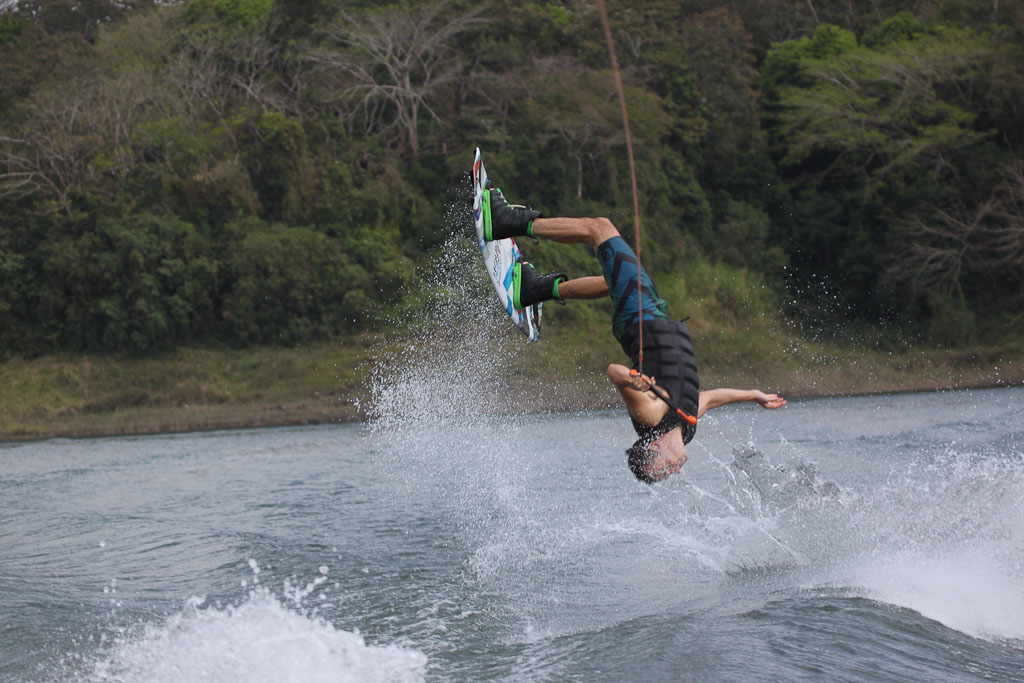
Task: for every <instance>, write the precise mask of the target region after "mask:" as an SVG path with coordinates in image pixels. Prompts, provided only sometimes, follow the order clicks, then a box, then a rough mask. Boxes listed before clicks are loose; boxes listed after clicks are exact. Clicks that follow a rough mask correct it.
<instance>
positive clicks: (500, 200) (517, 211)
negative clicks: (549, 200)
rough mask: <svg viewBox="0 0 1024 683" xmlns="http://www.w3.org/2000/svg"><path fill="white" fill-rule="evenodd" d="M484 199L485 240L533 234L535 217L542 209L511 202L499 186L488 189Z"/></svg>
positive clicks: (537, 216)
mask: <svg viewBox="0 0 1024 683" xmlns="http://www.w3.org/2000/svg"><path fill="white" fill-rule="evenodd" d="M483 200H484V206H483V209H484V239H485V240H487V241H488V242H491V241H493V240H503V239H505V238H506V237H523V236H531V237H532V236H533V219H534V218H539V217H540V211H534V210H533V209H530V208H527V207H525V206H519V205H514V204H509V203H508V202H507V201H505V197H504V196H503V195H502V194H501V190H499V189H498V188H493V189H490V190H486V191H485V192H484V196H483Z"/></svg>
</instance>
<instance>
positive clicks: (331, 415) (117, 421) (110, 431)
mask: <svg viewBox="0 0 1024 683" xmlns="http://www.w3.org/2000/svg"><path fill="white" fill-rule="evenodd" d="M1021 386H1024V375H1022V376H1021V377H1019V378H1015V381H1010V382H1007V381H1002V380H1000V381H996V382H991V381H982V380H979V381H976V382H967V383H964V384H959V385H956V386H923V385H921V386H914V387H911V388H908V387H890V388H881V389H877V390H870V391H856V390H851V391H810V392H794V393H787V394H786V398H787V400H788V401H789V402H791V403H793V402H797V401H801V400H808V399H811V400H813V399H830V398H844V397H854V396H889V395H898V394H916V393H931V392H947V391H979V390H987V389H1009V388H1014V387H1021ZM620 407H621V405H620V404H619V403H618V401H616V400H608V401H601V400H589V401H588V400H583V401H577V402H566V403H563V404H556V403H553V402H544V403H543V405H541V406H540V407H539V408H538V409H536V410H531V411H528V412H527V413H526V414H531V415H543V414H551V413H585V412H596V411H604V410H614V409H616V408H620ZM184 411H186V412H185V414H182V412H181V409H175V410H173V411H172V412H174V413H175V415H174V416H172V417H167V416H164V417H163V418H160V417H154V416H153V415H152V414H151V413H154V412H157V413H164V412H166V411H165V410H163V409H161V408H159V407H150V408H145V409H137V408H136V409H123V410H118V409H115V410H113V411H111V412H110V413H108V414H103V415H95V416H93V417H94V418H96V419H92V420H90V421H89V425H88V426H71V425H59V426H58V425H51V428H49V429H39V430H24V431H19V432H17V433H13V434H12V433H7V432H6V430H3V431H0V443H20V442H26V441H44V440H47V439H89V438H97V439H98V438H115V437H130V436H146V435H155V434H185V433H192V432H213V431H230V430H240V429H271V428H276V427H298V426H313V425H328V424H355V423H364V422H367V419H368V416H367V415H366V413H365V412H364V411H360V410H359V409H357V408H356V407H355V405H353V403H352V402H351V401H349V402H346V405H342V406H336V407H333V408H331V407H326V406H317V405H313V404H309V403H297V404H291V405H289V404H280V403H269V404H249V405H239V406H230V407H229V406H185V407H184ZM473 414H480V415H501V414H508V413H507V412H503V411H493V412H480V413H473Z"/></svg>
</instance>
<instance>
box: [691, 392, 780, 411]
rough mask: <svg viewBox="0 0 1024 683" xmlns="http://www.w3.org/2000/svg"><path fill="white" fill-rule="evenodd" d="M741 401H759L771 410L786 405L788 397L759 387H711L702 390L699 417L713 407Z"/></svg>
mask: <svg viewBox="0 0 1024 683" xmlns="http://www.w3.org/2000/svg"><path fill="white" fill-rule="evenodd" d="M740 401H757V403H759V404H760V405H761V407H762V408H768V409H769V410H774V409H775V408H781V407H782V406H784V405H786V399H784V398H782V397H781V396H779V395H778V394H766V393H764V392H763V391H761V390H759V389H711V390H709V391H702V392H700V407H699V408H698V410H697V417H702V416H703V415H704V413H706V412H708V411H709V410H711V409H712V408H717V407H718V406H724V405H727V404H729V403H739V402H740Z"/></svg>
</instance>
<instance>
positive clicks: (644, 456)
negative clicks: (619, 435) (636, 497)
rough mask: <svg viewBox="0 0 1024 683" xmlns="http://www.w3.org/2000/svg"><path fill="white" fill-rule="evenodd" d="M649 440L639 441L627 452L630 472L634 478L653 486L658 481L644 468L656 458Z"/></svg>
mask: <svg viewBox="0 0 1024 683" xmlns="http://www.w3.org/2000/svg"><path fill="white" fill-rule="evenodd" d="M649 446H650V443H649V442H648V440H647V439H637V440H636V442H635V443H634V444H633V445H632V446H630V447H629V448H628V449H627V450H626V456H627V457H628V460H627V461H626V462H627V464H629V470H630V472H632V473H633V476H634V477H636V478H637V479H639V480H640V481H642V482H643V483H645V484H653V483H655V482H656V481H657V479H654V478H653V477H651V476H650V475H649V474H647V472H646V470H644V466H645V465H646V464H647V463H648V462H649V461H650V459H651V458H653V457H654V451H652V450H651V449H650V448H649Z"/></svg>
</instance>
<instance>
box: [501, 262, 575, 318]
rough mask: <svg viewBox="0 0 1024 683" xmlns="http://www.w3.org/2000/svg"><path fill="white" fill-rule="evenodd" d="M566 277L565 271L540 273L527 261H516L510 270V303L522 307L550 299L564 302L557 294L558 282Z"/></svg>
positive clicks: (566, 278) (518, 307)
mask: <svg viewBox="0 0 1024 683" xmlns="http://www.w3.org/2000/svg"><path fill="white" fill-rule="evenodd" d="M568 279H569V278H568V277H566V275H565V273H548V274H547V275H540V274H538V273H537V271H536V270H534V269H533V266H531V265H530V264H529V263H526V262H525V261H517V262H516V265H515V266H514V267H513V271H512V305H513V306H515V307H516V308H517V309H523V308H526V307H527V306H532V305H533V304H535V303H539V302H541V301H550V300H552V299H555V300H556V301H558V303H560V304H564V303H565V299H563V298H562V297H560V296H558V283H559V282H564V281H566V280H568Z"/></svg>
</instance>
